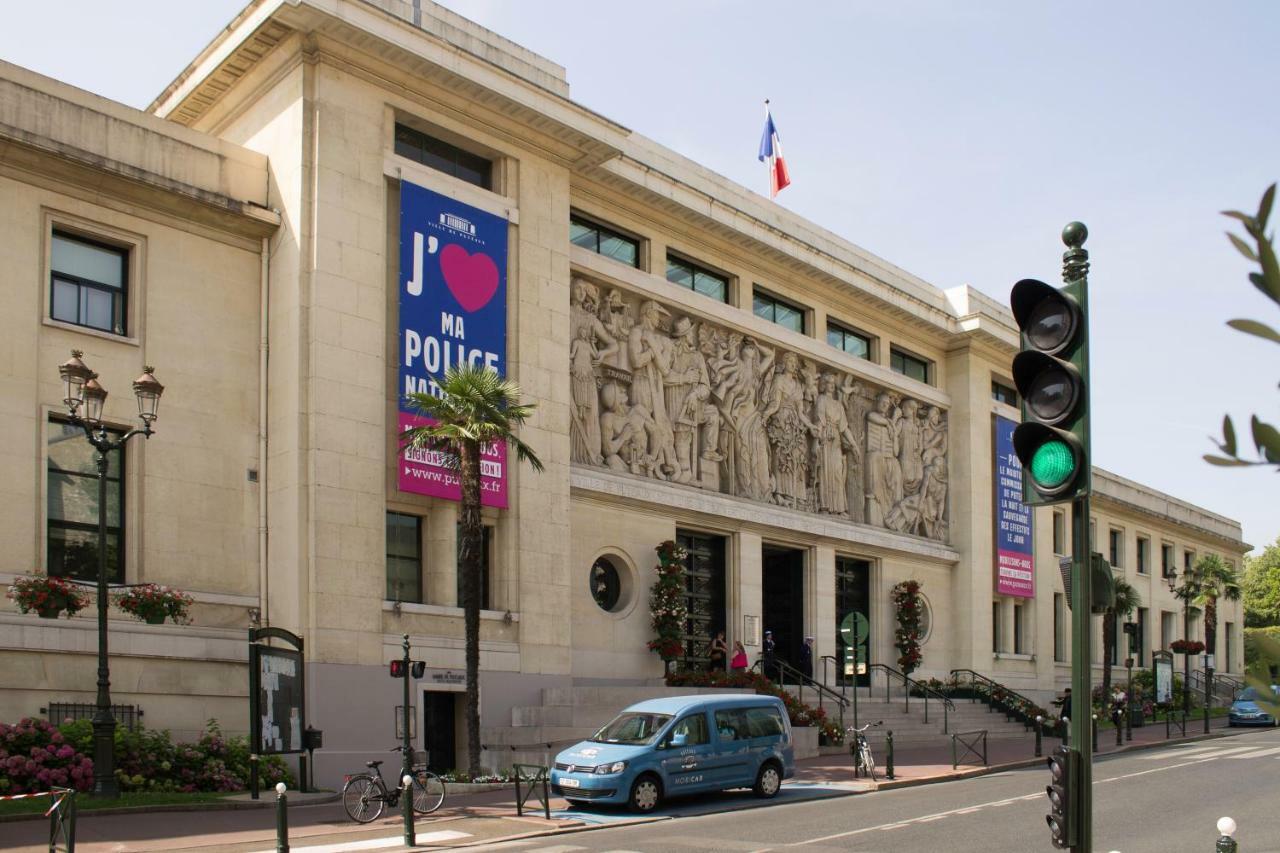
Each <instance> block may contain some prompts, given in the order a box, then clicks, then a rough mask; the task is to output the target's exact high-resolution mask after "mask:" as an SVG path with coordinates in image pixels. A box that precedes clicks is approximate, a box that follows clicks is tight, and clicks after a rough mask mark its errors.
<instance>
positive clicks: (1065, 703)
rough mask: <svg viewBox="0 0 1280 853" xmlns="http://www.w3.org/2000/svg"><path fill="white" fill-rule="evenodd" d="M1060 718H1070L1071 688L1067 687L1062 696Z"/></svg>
mask: <svg viewBox="0 0 1280 853" xmlns="http://www.w3.org/2000/svg"><path fill="white" fill-rule="evenodd" d="M1061 716H1062V718H1063V719H1064V720H1065V719H1070V718H1071V688H1070V687H1068V688H1067V689H1066V692H1065V693H1063V694H1062V714H1061Z"/></svg>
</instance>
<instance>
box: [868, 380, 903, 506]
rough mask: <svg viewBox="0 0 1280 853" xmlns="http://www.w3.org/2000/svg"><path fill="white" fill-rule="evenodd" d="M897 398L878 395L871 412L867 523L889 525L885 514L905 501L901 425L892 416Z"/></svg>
mask: <svg viewBox="0 0 1280 853" xmlns="http://www.w3.org/2000/svg"><path fill="white" fill-rule="evenodd" d="M892 408H893V400H892V399H890V397H889V395H888V394H886V393H883V392H882V393H881V394H880V395H879V396H878V397H876V407H875V410H874V411H871V412H868V413H867V457H866V460H867V523H868V524H874V525H875V526H876V527H884V526H885V517H886V516H887V515H888V514H889V512H890V510H892V509H893V507H894V506H896V505H897V503H898V501H900V500H902V469H901V467H900V465H899V462H898V428H897V424H896V422H895V421H894V420H893V418H892V417H891V415H890V412H891V410H892Z"/></svg>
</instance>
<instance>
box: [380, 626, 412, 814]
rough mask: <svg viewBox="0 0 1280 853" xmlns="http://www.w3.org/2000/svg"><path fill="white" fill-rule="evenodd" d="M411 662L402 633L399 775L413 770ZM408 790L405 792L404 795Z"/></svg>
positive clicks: (407, 642) (406, 639)
mask: <svg viewBox="0 0 1280 853" xmlns="http://www.w3.org/2000/svg"><path fill="white" fill-rule="evenodd" d="M411 666H412V662H411V661H410V660H409V635H408V634H405V635H404V679H403V680H404V708H403V709H402V710H401V714H402V719H401V725H402V728H403V730H404V741H403V742H402V743H401V747H402V749H401V753H400V756H401V758H403V759H404V760H403V761H402V762H401V763H400V777H401V778H404V777H405V776H408V775H410V773H411V772H412V771H413V740H412V739H411V738H410V737H409V723H410V722H411V721H412V718H411V716H410V714H411V713H412V711H411V709H410V708H409V668H410V667H411ZM384 719H385V718H384ZM407 795H408V792H406V796H407Z"/></svg>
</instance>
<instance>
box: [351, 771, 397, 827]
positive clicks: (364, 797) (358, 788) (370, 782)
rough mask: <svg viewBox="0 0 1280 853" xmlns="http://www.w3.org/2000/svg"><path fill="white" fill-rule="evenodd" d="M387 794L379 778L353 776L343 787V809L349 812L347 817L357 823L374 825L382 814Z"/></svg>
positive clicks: (363, 775)
mask: <svg viewBox="0 0 1280 853" xmlns="http://www.w3.org/2000/svg"><path fill="white" fill-rule="evenodd" d="M386 793H387V792H386V789H385V788H384V787H383V785H382V780H380V779H378V778H377V777H375V776H369V775H367V774H362V775H360V776H352V777H351V778H350V779H348V780H347V784H345V785H343V786H342V807H343V808H344V809H346V810H347V817H349V818H351V819H352V820H354V821H355V822H356V823H372V822H373V821H375V820H377V819H378V817H379V816H380V815H381V814H382V806H383V804H384V803H385V802H386Z"/></svg>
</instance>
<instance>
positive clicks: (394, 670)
mask: <svg viewBox="0 0 1280 853" xmlns="http://www.w3.org/2000/svg"><path fill="white" fill-rule="evenodd" d="M404 676H405V667H404V661H402V660H393V661H392V662H391V677H392V678H404Z"/></svg>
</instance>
